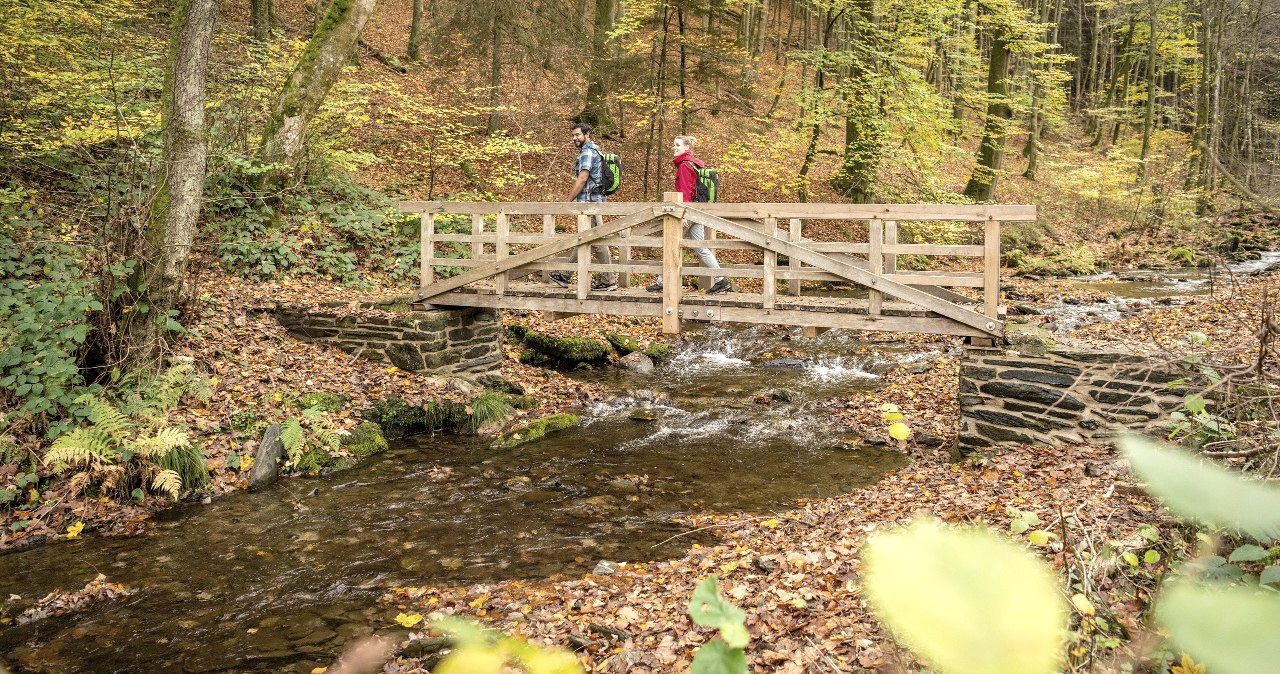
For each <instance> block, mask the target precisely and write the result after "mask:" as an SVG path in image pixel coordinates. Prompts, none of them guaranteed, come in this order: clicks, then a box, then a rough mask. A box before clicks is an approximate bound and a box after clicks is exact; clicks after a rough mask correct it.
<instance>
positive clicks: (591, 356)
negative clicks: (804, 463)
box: [521, 332, 613, 368]
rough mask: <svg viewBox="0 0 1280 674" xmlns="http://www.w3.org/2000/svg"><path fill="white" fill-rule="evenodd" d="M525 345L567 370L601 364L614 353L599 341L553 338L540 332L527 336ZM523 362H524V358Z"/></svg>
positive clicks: (584, 338)
mask: <svg viewBox="0 0 1280 674" xmlns="http://www.w3.org/2000/svg"><path fill="white" fill-rule="evenodd" d="M524 344H525V346H527V347H529V348H530V349H533V350H534V351H537V352H538V353H540V354H542V355H544V356H546V357H548V358H550V359H552V360H554V361H555V362H556V364H557V365H558V366H560V367H565V368H573V367H576V366H578V365H579V364H582V363H599V362H601V361H603V360H604V359H606V358H608V357H609V354H610V353H611V352H612V351H613V349H612V348H611V347H610V346H609V345H608V344H606V343H605V342H602V341H600V340H598V339H591V338H590V337H551V336H548V335H544V334H542V333H539V332H529V333H528V334H526V335H525V337H524ZM521 360H522V361H523V357H522V359H521Z"/></svg>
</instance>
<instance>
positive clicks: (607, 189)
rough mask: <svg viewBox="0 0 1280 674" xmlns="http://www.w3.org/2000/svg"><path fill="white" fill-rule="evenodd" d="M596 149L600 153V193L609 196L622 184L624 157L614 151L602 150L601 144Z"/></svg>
mask: <svg viewBox="0 0 1280 674" xmlns="http://www.w3.org/2000/svg"><path fill="white" fill-rule="evenodd" d="M595 151H596V154H598V155H600V193H601V194H603V195H605V196H609V195H610V194H613V193H614V192H617V191H618V188H619V187H621V186H622V159H621V158H619V157H618V155H616V154H614V153H612V152H601V151H600V147H599V146H596V148H595Z"/></svg>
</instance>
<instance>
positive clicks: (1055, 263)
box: [1018, 247, 1098, 276]
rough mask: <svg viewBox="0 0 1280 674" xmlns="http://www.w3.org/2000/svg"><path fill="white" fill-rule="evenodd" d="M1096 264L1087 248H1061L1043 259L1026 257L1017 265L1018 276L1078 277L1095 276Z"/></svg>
mask: <svg viewBox="0 0 1280 674" xmlns="http://www.w3.org/2000/svg"><path fill="white" fill-rule="evenodd" d="M1097 271H1098V267H1097V263H1096V261H1095V260H1094V258H1093V253H1090V252H1089V250H1088V249H1087V248H1084V247H1079V248H1063V249H1061V250H1058V251H1055V252H1054V253H1053V254H1052V255H1047V256H1045V257H1026V258H1023V259H1022V260H1021V261H1020V263H1019V265H1018V273H1019V274H1047V275H1050V276H1080V275H1083V274H1095V273H1097Z"/></svg>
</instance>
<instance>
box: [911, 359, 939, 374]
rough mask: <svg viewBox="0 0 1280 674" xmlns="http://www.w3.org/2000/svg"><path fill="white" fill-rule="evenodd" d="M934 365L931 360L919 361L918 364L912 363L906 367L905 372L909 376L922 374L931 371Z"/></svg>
mask: <svg viewBox="0 0 1280 674" xmlns="http://www.w3.org/2000/svg"><path fill="white" fill-rule="evenodd" d="M934 365H936V363H935V362H934V361H932V360H926V361H921V362H919V363H912V364H911V365H909V366H907V372H910V373H911V374H924V373H926V372H928V371H929V370H932V369H933V366H934Z"/></svg>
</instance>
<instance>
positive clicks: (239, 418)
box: [231, 410, 262, 431]
mask: <svg viewBox="0 0 1280 674" xmlns="http://www.w3.org/2000/svg"><path fill="white" fill-rule="evenodd" d="M261 422H262V417H259V416H258V414H257V412H254V411H253V410H240V411H239V412H236V413H235V414H232V415H231V430H233V431H252V430H254V428H255V427H256V426H257V425H258V424H260V423H261Z"/></svg>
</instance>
